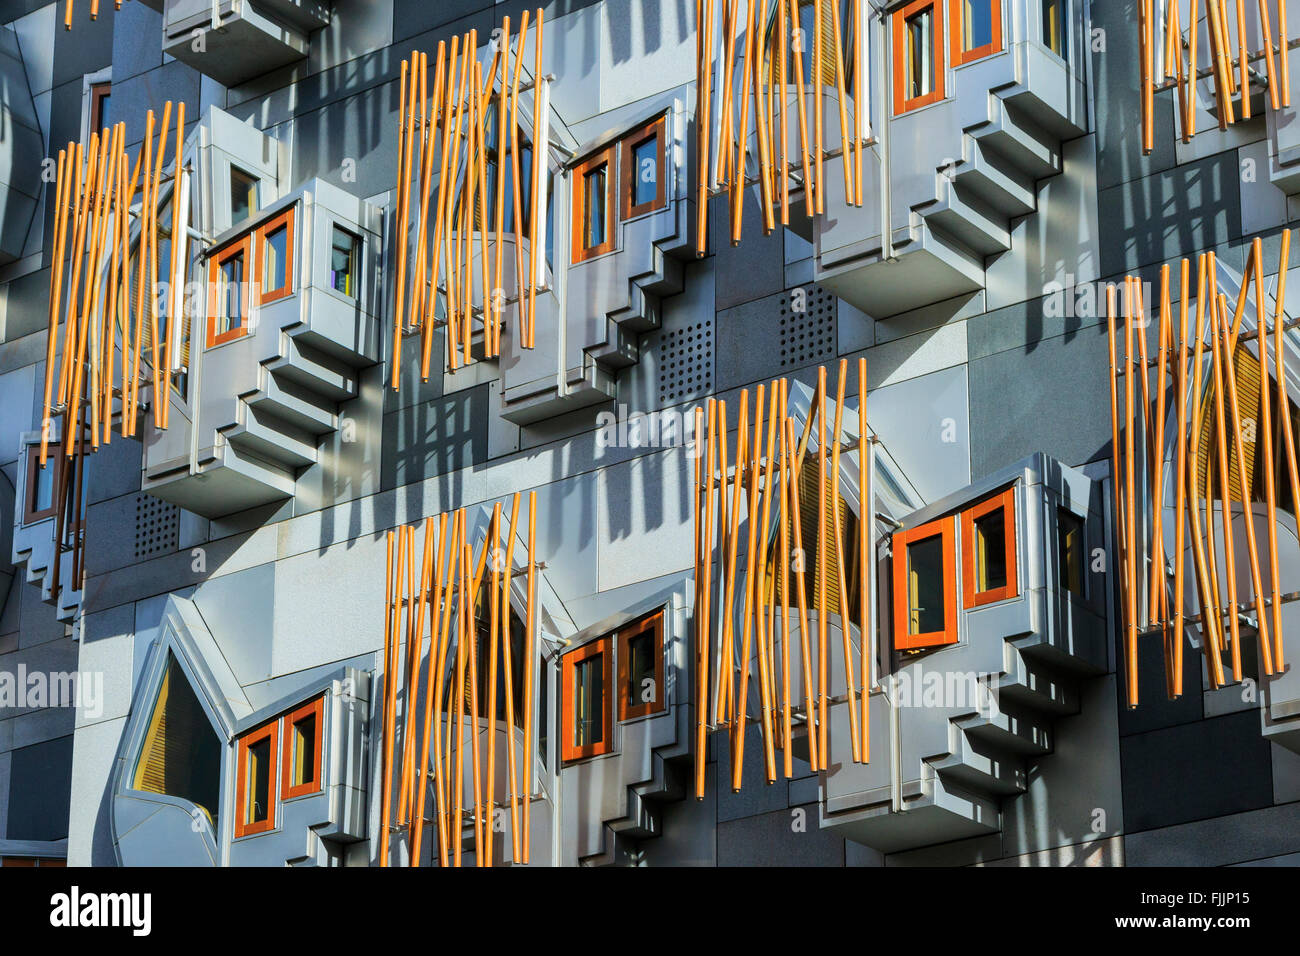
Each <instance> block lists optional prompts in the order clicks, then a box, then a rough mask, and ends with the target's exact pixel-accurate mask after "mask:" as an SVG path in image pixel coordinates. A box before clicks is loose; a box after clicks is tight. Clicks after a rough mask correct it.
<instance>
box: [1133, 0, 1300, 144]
mask: <svg viewBox="0 0 1300 956" xmlns="http://www.w3.org/2000/svg"><path fill="white" fill-rule="evenodd" d="M1275 2H1276V3H1277V20H1276V23H1277V31H1276V36H1277V38H1278V42H1277V45H1276V46H1274V43H1273V37H1274V30H1273V22H1274V20H1273V16H1274V15H1273V11H1272V9H1271V8H1270V0H1257V3H1258V8H1259V9H1258V13H1259V21H1258V22H1259V37H1260V40H1261V41H1262V43H1263V47H1262V48H1261V49H1258V50H1250V49H1249V41H1248V37H1247V35H1246V34H1247V28H1248V27H1249V26H1250V24H1249V22H1248V21H1247V19H1246V5H1247V0H1235V7H1234V9H1233V10H1232V15H1231V24H1230V16H1229V8H1228V0H1190V4H1191V5H1190V7H1189V11H1188V24H1189V29H1188V30H1187V33H1186V35H1185V36H1184V34H1183V27H1182V24H1181V23H1180V20H1179V16H1180V14H1179V10H1180V6H1181V3H1180V0H1163V5H1162V2H1161V0H1138V45H1139V53H1140V61H1141V65H1140V67H1139V79H1140V92H1141V101H1140V102H1141V111H1140V112H1141V119H1142V149H1143V152H1146V153H1150V152H1151V151H1152V149H1154V148H1155V92H1156V89H1157V87H1160V88H1162V89H1164V88H1167V87H1168V85H1169V84H1170V83H1171V82H1172V83H1173V85H1174V87H1175V88H1176V89H1177V90H1178V113H1179V117H1180V125H1181V126H1182V131H1183V132H1182V139H1183V142H1184V143H1188V142H1191V138H1192V136H1194V135H1195V134H1196V84H1197V83H1198V82H1200V80H1202V79H1204V78H1206V77H1209V78H1210V80H1211V83H1212V85H1213V87H1214V100H1215V108H1216V110H1217V113H1218V118H1219V128H1220V129H1227V128H1228V127H1229V126H1230V125H1232V124H1233V123H1235V122H1236V121H1237V118H1238V113H1237V111H1236V110H1235V109H1234V108H1233V98H1234V97H1238V96H1239V97H1240V118H1241V119H1246V120H1248V119H1250V118H1251V106H1250V84H1251V79H1252V74H1254V79H1255V81H1256V85H1259V82H1260V74H1261V73H1262V80H1263V82H1264V84H1265V85H1267V87H1268V97H1269V105H1270V106H1272V108H1273V109H1274V110H1277V109H1282V108H1286V107H1289V106H1290V105H1291V68H1290V63H1289V60H1290V57H1289V56H1288V54H1289V52H1290V45H1291V35H1290V31H1289V30H1288V29H1287V22H1286V0H1275ZM1202 3H1204V5H1205V12H1204V14H1202V13H1201V9H1200V5H1201V4H1202ZM1202 19H1204V21H1205V28H1206V29H1205V32H1206V36H1207V37H1208V39H1209V44H1210V49H1209V50H1208V51H1207V60H1208V62H1207V63H1206V64H1205V65H1204V66H1202V65H1201V63H1200V60H1199V55H1200V53H1201V52H1202V51H1200V50H1198V46H1199V40H1200V23H1201V20H1202ZM1162 24H1163V27H1164V36H1163V37H1161V36H1160V35H1159V34H1160V29H1161V25H1162ZM1157 43H1159V44H1162V46H1161V51H1162V55H1163V56H1162V58H1163V64H1164V69H1163V71H1162V72H1163V75H1162V76H1160V77H1157V76H1156V73H1157V71H1158V67H1157V64H1156V58H1155V55H1156V44H1157Z"/></svg>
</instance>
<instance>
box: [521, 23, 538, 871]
mask: <svg viewBox="0 0 1300 956" xmlns="http://www.w3.org/2000/svg"><path fill="white" fill-rule="evenodd" d="M538 42H541V34H540V33H539V34H538ZM536 574H537V492H535V491H530V492H528V610H527V618H528V620H527V623H526V625H525V628H524V635H525V642H524V674H525V678H524V680H525V683H524V862H525V863H527V862H528V861H529V858H530V855H531V847H532V844H531V841H530V836H531V830H530V823H531V820H532V807H533V801H532V792H533V682H534V676H533V656H534V642H533V634H534V628H535V626H536V620H537V618H536V609H535V607H534V606H533V599H534V597H535V596H536V594H537V589H536Z"/></svg>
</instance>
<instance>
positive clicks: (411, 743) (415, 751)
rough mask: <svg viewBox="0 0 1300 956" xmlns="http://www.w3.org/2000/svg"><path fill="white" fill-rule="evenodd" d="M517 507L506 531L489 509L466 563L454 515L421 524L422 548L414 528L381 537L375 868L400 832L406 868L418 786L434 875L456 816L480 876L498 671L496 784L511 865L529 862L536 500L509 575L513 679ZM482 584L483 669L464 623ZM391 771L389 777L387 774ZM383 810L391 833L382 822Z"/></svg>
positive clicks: (417, 828) (447, 862) (418, 826)
mask: <svg viewBox="0 0 1300 956" xmlns="http://www.w3.org/2000/svg"><path fill="white" fill-rule="evenodd" d="M519 503H520V495H519V494H518V493H516V494H515V495H514V497H513V498H512V499H511V502H510V515H509V520H508V522H505V523H503V521H502V517H503V509H502V506H501V503H500V502H498V503H497V504H496V505H495V507H494V509H493V512H492V519H491V523H490V524H489V526H488V533H487V536H486V537H485V538H484V540H483V543H482V546H481V550H480V551H479V553H478V555H477V557H476V556H475V555H474V545H473V542H472V541H471V540H470V532H469V525H468V522H467V516H466V511H465V509H464V508H462V509H460V510H458V511H456V512H454V513H444V514H442V515H439V516H438V520H437V521H436V522H435V521H434V519H433V518H427V519H425V521H424V532H423V543H422V544H421V545H419V546H417V543H416V541H417V531H418V528H417V526H416V525H406V526H402V527H399V528H397V529H395V530H393V531H389V532H388V559H387V565H388V570H387V585H386V586H387V592H386V593H387V600H386V606H385V610H384V674H385V675H386V676H385V680H384V697H383V702H382V713H383V720H382V724H381V738H382V739H381V751H382V773H383V780H382V788H383V790H382V798H381V799H382V810H381V822H380V826H381V829H380V837H379V865H380V866H388V865H389V863H390V860H391V852H390V838H391V835H392V833H393V832H394V831H395V830H402V829H405V831H406V833H407V836H408V839H409V841H410V844H409V846H410V861H411V865H412V866H418V865H419V863H420V860H421V846H422V843H423V839H424V825H425V822H426V817H425V801H426V797H427V794H428V790H429V786H430V784H432V786H433V791H434V821H435V822H436V824H437V828H436V829H437V840H438V862H439V864H440V865H442V866H460V865H461V859H462V849H463V846H464V839H463V835H464V827H465V818H466V816H467V815H468V817H469V819H470V821H471V823H472V827H473V831H474V844H473V845H474V859H475V863H476V865H478V866H491V865H492V855H493V853H492V844H493V839H494V833H495V819H496V810H497V807H499V806H504V805H505V802H506V801H505V797H506V795H505V793H504V792H503V793H500V794H498V793H497V792H496V789H495V782H496V781H497V780H498V778H499V776H500V775H499V773H498V772H497V753H496V738H497V735H496V732H495V723H496V713H497V688H498V682H497V676H498V666H500V667H501V668H502V672H501V673H502V677H503V685H502V686H503V687H504V689H505V701H504V703H505V720H506V728H507V732H508V737H507V741H508V744H507V748H506V763H507V767H506V776H507V781H508V783H507V789H508V791H509V806H510V824H511V825H510V838H511V851H512V852H511V859H512V860H513V861H515V862H517V863H527V862H528V861H529V838H530V836H531V825H530V824H531V817H532V812H531V808H532V800H533V795H532V792H531V791H532V787H531V780H532V773H531V768H532V766H533V755H534V753H535V752H536V750H535V748H536V747H537V740H536V737H537V733H538V728H537V727H536V726H534V720H533V703H534V701H535V700H536V695H535V693H534V691H535V687H536V684H537V680H538V672H537V667H536V666H535V661H534V656H535V646H536V645H535V633H536V632H535V627H536V623H537V615H536V611H535V606H534V602H535V599H536V594H537V586H536V584H537V582H536V568H537V563H536V559H535V553H536V541H537V493H536V492H530V493H529V499H528V530H527V565H526V568H525V569H524V570H523V571H522V572H521V573H522V574H523V576H524V579H525V587H526V592H525V602H524V603H525V609H524V615H523V617H524V642H525V646H524V652H523V660H524V662H525V663H524V672H523V673H522V674H515V673H514V672H513V671H512V647H511V640H512V635H511V629H510V593H511V579H512V576H513V575H514V574H515V570H514V567H513V562H512V554H513V551H514V548H513V545H514V543H515V539H516V537H519V536H520V531H521V527H520V520H519ZM435 526H436V530H435ZM503 537H504V541H505V545H504V546H503V545H502V540H503ZM488 580H490V581H491V588H490V590H488V591H487V592H486V600H487V603H488V623H489V628H488V630H489V633H488V638H487V642H486V643H487V648H486V650H487V656H486V659H483V650H484V649H483V648H482V647H480V640H479V635H478V634H477V629H476V612H477V611H478V604H479V601H480V599H481V598H482V597H483V595H484V592H483V590H482V588H483V586H484V584H485V583H486V582H487V581H488ZM426 620H427V625H426ZM426 631H427V634H428V643H427V650H425V635H426ZM403 643H404V644H405V646H406V651H405V653H406V660H405V662H403V661H402V659H401V655H402V645H403ZM422 658H423V659H424V660H425V667H424V673H425V680H424V687H423V689H421V687H420V672H421V666H420V662H421V659H422ZM483 666H486V667H487V668H488V669H489V674H488V677H487V680H486V682H483V683H482V686H485V687H486V688H487V693H488V699H487V700H486V701H483V700H480V699H479V687H480V684H481V682H480V675H479V671H478V669H479V668H480V667H483ZM399 675H402V676H400V677H399ZM517 682H519V683H522V685H523V695H522V696H523V709H524V713H523V716H522V721H521V722H520V727H521V730H522V738H523V739H522V760H521V761H519V762H521V763H522V764H523V766H522V768H519V767H517V766H516V754H515V749H516V748H515V737H514V728H515V721H516V715H515V713H514V696H515V686H516V683H517ZM399 684H400V687H399ZM421 692H422V693H423V703H421V697H420V695H421ZM399 700H400V701H401V702H402V707H401V710H402V715H403V719H402V722H401V723H402V725H401V726H400V727H399V726H398V721H397V710H398V703H399ZM435 701H436V703H435ZM421 715H422V716H421ZM444 721H445V724H444ZM467 724H468V726H467ZM482 725H486V729H487V748H486V749H487V754H486V757H484V755H483V754H482V753H481V748H480V746H479V737H480V736H481V735H482V734H481V726H482ZM466 737H469V739H470V748H469V749H470V753H469V755H468V757H469V759H468V760H467V759H466V754H465V746H464V745H465V740H466ZM395 762H396V763H398V764H399V766H397V767H394V763H395ZM430 763H431V765H432V766H431V769H430V770H429V771H427V772H428V773H429V775H430V776H431V777H432V779H431V780H428V778H427V777H426V767H429V766H430ZM521 772H522V776H521ZM467 774H468V780H470V781H472V792H473V806H465V805H464V797H465V791H466V780H467ZM395 783H396V786H394V784H395ZM394 795H396V803H397V805H396V807H394ZM394 810H396V824H394V823H393V813H394Z"/></svg>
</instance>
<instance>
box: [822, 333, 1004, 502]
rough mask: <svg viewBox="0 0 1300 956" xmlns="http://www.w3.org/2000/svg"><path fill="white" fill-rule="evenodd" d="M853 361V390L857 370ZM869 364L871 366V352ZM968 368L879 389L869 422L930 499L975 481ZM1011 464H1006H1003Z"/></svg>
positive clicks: (872, 401)
mask: <svg viewBox="0 0 1300 956" xmlns="http://www.w3.org/2000/svg"><path fill="white" fill-rule="evenodd" d="M852 364H853V363H850V369H849V376H850V379H849V386H848V387H849V389H853V388H856V383H857V370H856V369H854V368H853V367H852ZM867 364H868V366H870V364H871V356H870V353H868V356H867ZM968 415H969V406H968V392H967V379H966V368H965V367H963V366H957V367H954V368H949V369H944V370H942V371H939V372H932V373H931V374H929V375H922V376H920V377H919V378H913V379H908V380H906V381H903V382H899V383H897V384H894V385H887V386H885V387H883V388H878V389H875V390H874V391H871V392H869V393H868V394H867V420H868V421H869V422H870V423H871V427H872V429H873V430H874V431H875V433H876V435H878V436H879V437H880V439H881V440H882V441H883V442H884V444H885V447H886V448H888V449H889V452H890V454H891V455H892V456H893V458H894V461H895V462H897V464H898V466H899V467H900V468H901V469H902V470H903V472H904V474H906V475H907V477H908V479H910V480H911V482H912V484H913V485H914V486H915V488H916V490H917V491H918V492H920V494H921V495H922V496H924V498H925V500H927V501H934V500H935V499H936V498H940V497H942V496H944V495H948V494H952V493H953V492H954V491H958V490H959V489H961V488H964V487H965V486H966V485H968V484H969V483H970V478H971V464H970V459H971V434H970V426H969V417H968ZM1002 464H1006V462H1005V461H1004V462H1002Z"/></svg>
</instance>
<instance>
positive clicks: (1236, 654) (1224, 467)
mask: <svg viewBox="0 0 1300 956" xmlns="http://www.w3.org/2000/svg"><path fill="white" fill-rule="evenodd" d="M1210 305H1211V308H1212V309H1213V313H1212V321H1213V326H1212V333H1211V334H1212V340H1211V346H1212V349H1213V351H1212V352H1211V355H1212V357H1213V363H1214V421H1215V428H1216V431H1217V435H1218V443H1219V447H1218V452H1219V496H1220V508H1221V509H1222V510H1221V512H1220V513H1221V515H1222V519H1223V564H1224V568H1225V570H1226V573H1227V577H1228V608H1227V611H1228V626H1229V629H1230V633H1231V634H1232V647H1231V650H1232V679H1233V680H1234V681H1238V682H1239V681H1240V680H1241V634H1240V629H1239V626H1238V622H1237V558H1236V548H1235V547H1234V544H1233V530H1232V492H1231V488H1232V484H1231V481H1230V477H1229V471H1228V428H1227V420H1226V415H1225V414H1224V408H1223V387H1224V383H1223V363H1224V357H1223V349H1222V347H1221V346H1222V344H1223V342H1224V339H1223V337H1222V336H1221V335H1220V327H1221V325H1222V324H1223V311H1224V310H1223V297H1222V296H1220V297H1219V298H1218V299H1217V300H1215V301H1213V302H1211V303H1210ZM1227 361H1232V358H1231V356H1229V357H1228V359H1227ZM1238 460H1240V459H1238Z"/></svg>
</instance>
